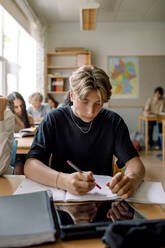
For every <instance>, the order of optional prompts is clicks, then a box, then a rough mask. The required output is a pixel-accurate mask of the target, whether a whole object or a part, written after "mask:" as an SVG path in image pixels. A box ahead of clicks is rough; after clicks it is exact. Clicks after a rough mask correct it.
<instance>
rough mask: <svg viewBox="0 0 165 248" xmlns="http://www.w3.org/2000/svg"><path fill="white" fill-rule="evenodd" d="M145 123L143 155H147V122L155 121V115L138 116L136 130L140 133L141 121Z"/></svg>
mask: <svg viewBox="0 0 165 248" xmlns="http://www.w3.org/2000/svg"><path fill="white" fill-rule="evenodd" d="M143 120H144V121H145V154H146V155H147V154H148V123H149V121H157V116H156V115H139V120H138V130H139V132H142V121H143Z"/></svg>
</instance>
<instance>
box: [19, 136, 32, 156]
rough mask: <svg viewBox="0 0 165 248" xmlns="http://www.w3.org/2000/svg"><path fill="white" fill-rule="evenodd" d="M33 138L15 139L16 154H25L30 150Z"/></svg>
mask: <svg viewBox="0 0 165 248" xmlns="http://www.w3.org/2000/svg"><path fill="white" fill-rule="evenodd" d="M33 139H34V136H30V137H22V138H16V140H17V154H27V153H28V152H29V150H30V147H31V144H32V142H33Z"/></svg>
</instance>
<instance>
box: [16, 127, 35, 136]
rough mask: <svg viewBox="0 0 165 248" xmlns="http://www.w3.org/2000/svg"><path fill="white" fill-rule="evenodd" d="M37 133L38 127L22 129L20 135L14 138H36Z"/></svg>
mask: <svg viewBox="0 0 165 248" xmlns="http://www.w3.org/2000/svg"><path fill="white" fill-rule="evenodd" d="M36 131H37V128H36V127H28V128H23V129H21V130H20V131H19V132H18V133H14V138H22V137H26V136H34V135H35V133H36Z"/></svg>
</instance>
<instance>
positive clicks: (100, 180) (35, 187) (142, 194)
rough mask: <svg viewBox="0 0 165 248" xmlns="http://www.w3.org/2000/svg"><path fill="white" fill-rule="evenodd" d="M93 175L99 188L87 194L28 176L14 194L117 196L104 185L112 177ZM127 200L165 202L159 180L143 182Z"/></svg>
mask: <svg viewBox="0 0 165 248" xmlns="http://www.w3.org/2000/svg"><path fill="white" fill-rule="evenodd" d="M94 177H95V179H96V182H97V184H98V185H100V186H101V189H98V188H97V187H95V188H94V189H93V190H91V191H90V192H88V193H87V194H85V195H81V196H78V195H73V194H70V193H69V192H67V191H64V190H60V189H56V188H54V187H49V186H45V185H42V184H39V183H36V182H34V181H32V180H30V179H28V178H25V179H24V180H23V181H22V183H21V184H20V186H19V187H18V188H17V190H16V191H15V193H14V194H23V193H29V192H36V191H44V190H50V191H51V192H52V194H53V200H54V201H56V202H57V201H64V202H74V201H75V202H79V201H80V202H81V201H104V200H113V199H117V198H119V197H118V196H117V195H116V194H113V193H112V192H111V190H110V189H109V188H108V187H107V186H106V183H107V182H108V181H110V180H111V178H112V177H110V176H100V175H94ZM127 200H128V201H130V202H137V203H138V202H139V203H153V204H165V192H164V190H163V187H162V184H161V183H160V182H143V183H142V184H141V185H140V187H139V188H138V189H137V191H136V192H135V194H134V195H133V196H132V197H131V198H129V199H127Z"/></svg>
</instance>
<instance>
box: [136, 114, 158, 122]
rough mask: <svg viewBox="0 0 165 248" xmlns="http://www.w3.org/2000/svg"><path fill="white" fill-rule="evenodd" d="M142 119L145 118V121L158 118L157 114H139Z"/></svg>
mask: <svg viewBox="0 0 165 248" xmlns="http://www.w3.org/2000/svg"><path fill="white" fill-rule="evenodd" d="M139 119H140V120H145V121H156V120H157V115H143V114H141V115H139Z"/></svg>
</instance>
